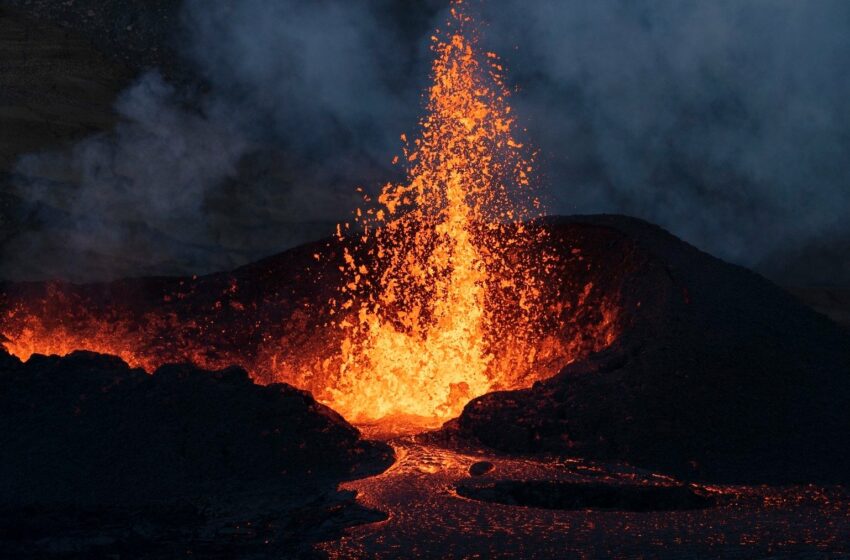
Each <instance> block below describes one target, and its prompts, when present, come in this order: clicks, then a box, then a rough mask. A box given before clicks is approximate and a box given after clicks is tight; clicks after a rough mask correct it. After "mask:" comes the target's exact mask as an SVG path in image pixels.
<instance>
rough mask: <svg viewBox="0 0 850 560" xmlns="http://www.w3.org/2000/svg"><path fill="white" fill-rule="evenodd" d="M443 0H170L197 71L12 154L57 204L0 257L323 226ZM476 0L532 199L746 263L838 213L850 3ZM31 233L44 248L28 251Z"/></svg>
mask: <svg viewBox="0 0 850 560" xmlns="http://www.w3.org/2000/svg"><path fill="white" fill-rule="evenodd" d="M444 8H445V6H444V5H442V4H437V3H436V2H435V3H434V5H431V4H429V3H423V4H422V6H420V7H419V8H416V9H415V10H414V9H413V8H410V7H406V8H397V7H395V6H394V5H393V3H392V2H390V1H389V0H387V1H380V2H368V3H366V2H363V3H361V2H348V1H344V0H323V1H318V2H298V1H295V0H287V1H272V0H246V1H244V2H238V3H233V2H226V1H224V0H203V1H202V0H186V1H185V3H184V5H183V7H182V20H183V27H184V30H185V32H184V35H183V37H182V38H181V41H182V42H183V45H182V55H183V56H184V57H185V59H186V60H188V61H189V62H190V64H191V65H192V66H193V67H194V68H195V69H196V71H197V74H198V76H199V77H200V78H201V79H202V81H203V83H204V84H205V87H204V88H202V89H201V91H200V92H199V91H198V90H195V89H192V88H189V87H187V86H186V85H185V84H184V85H180V86H173V85H169V84H167V83H166V82H165V81H164V80H163V79H162V78H161V77H160V76H159V75H158V74H157V73H155V72H154V73H148V74H145V75H143V76H142V77H140V78H139V80H138V81H137V82H136V83H135V84H134V85H133V86H131V87H130V88H129V89H128V90H127V91H126V92H124V93H123V94H122V96H121V97H120V99H119V100H118V101H117V104H116V108H117V111H118V113H119V114H120V116H121V117H122V123H121V124H120V125H118V126H117V127H116V129H115V130H114V131H113V132H112V133H109V134H105V135H100V136H96V137H93V138H89V139H86V140H83V141H82V142H80V143H79V144H78V145H76V146H74V147H73V148H72V149H70V150H66V151H63V152H55V153H48V154H33V155H29V156H26V157H24V158H23V159H22V160H21V161H20V163H19V165H18V166H17V169H16V181H15V184H16V187H17V192H18V194H19V196H20V197H21V198H23V199H25V200H26V201H27V202H28V203H30V204H32V205H34V207H35V206H36V205H37V206H38V208H44V207H48V208H56V209H61V213H60V214H58V215H54V214H50V215H47V214H44V212H43V211H42V215H41V217H42V221H44V222H45V223H46V226H45V227H44V228H42V229H40V230H28V231H25V232H23V233H22V234H21V235H20V236H19V237H18V238H17V239H16V240H15V241H14V244H13V245H11V246H9V247H7V248H6V249H5V251H4V257H3V258H4V269H6V270H15V271H17V275H18V276H31V277H35V276H39V275H42V276H43V275H60V276H67V277H73V278H75V279H85V278H86V277H87V276H91V277H93V278H103V277H104V276H108V275H112V276H115V275H120V274H140V273H188V272H203V271H207V270H214V269H219V268H227V267H230V266H235V265H237V264H240V263H243V262H247V261H248V260H251V259H254V258H257V257H259V256H262V255H264V254H268V253H272V252H275V251H277V250H280V249H283V248H285V247H286V246H287V245H292V244H295V243H298V242H301V241H304V240H307V239H311V238H314V237H318V236H319V235H322V234H323V233H325V232H326V231H329V230H330V224H332V223H333V222H334V221H336V220H341V219H346V218H347V217H348V215H349V212H350V211H351V209H353V208H354V207H355V206H356V203H355V200H354V198H353V188H354V187H355V186H358V185H362V186H364V187H367V188H375V189H376V188H377V187H378V186H379V185H380V184H381V182H384V181H386V180H391V179H395V178H397V177H398V173H399V171H398V170H397V169H395V168H392V167H390V166H389V165H388V162H389V161H390V159H391V158H392V156H393V155H394V154H395V153H396V152H397V148H398V140H397V139H398V135H399V133H401V132H410V131H412V130H414V129H415V124H416V119H417V116H418V114H419V110H420V107H421V102H420V91H421V88H422V86H423V85H424V84H425V83H426V82H427V71H428V60H429V54H428V52H427V44H428V42H429V36H430V34H431V31H432V29H433V28H434V27H436V26H439V25H441V24H442V22H443V21H444V18H443V14H442V13H441V10H443V9H444ZM481 9H482V12H483V16H484V19H485V20H486V21H487V22H488V24H487V26H486V27H485V29H484V31H483V39H484V41H485V43H487V44H488V46H489V47H490V48H491V49H492V50H495V51H497V52H498V53H500V54H501V55H502V56H503V58H504V59H505V62H506V63H507V66H508V69H509V71H508V77H509V78H510V79H512V80H513V82H514V84H515V85H516V86H517V87H518V88H519V90H518V92H517V93H516V94H515V96H514V104H515V106H516V109H517V112H518V113H519V116H520V119H521V120H522V121H523V122H524V123H525V124H526V125H527V127H528V129H529V131H528V136H529V138H530V140H531V141H532V142H533V143H534V144H535V145H536V146H538V147H539V148H540V150H541V158H540V164H539V165H540V167H541V168H542V172H543V175H544V178H545V183H546V186H547V187H548V189H549V191H550V197H549V198H550V204H549V206H550V210H551V211H553V212H557V213H590V212H622V213H627V214H633V215H636V216H639V217H643V218H646V219H648V220H651V221H654V222H656V223H659V224H661V225H662V226H664V227H666V228H668V229H670V230H671V231H672V232H673V233H675V234H677V235H680V236H682V237H684V238H685V239H686V240H688V241H690V242H692V243H694V244H696V245H697V246H699V247H700V248H703V249H705V250H707V251H709V252H712V253H714V254H717V255H719V256H721V257H724V258H727V259H730V260H733V261H735V262H739V263H741V264H745V265H749V266H762V267H765V268H771V267H773V268H776V267H778V266H781V264H782V259H789V258H792V257H794V254H795V252H796V251H799V250H802V249H803V248H804V247H805V246H806V244H807V243H814V242H816V241H818V242H819V240H823V239H836V238H839V237H842V236H845V237H846V236H850V220H848V219H847V218H848V215H847V214H848V209H850V134H848V132H847V131H848V130H850V97H848V95H847V92H848V91H850V54H848V53H850V32H848V31H850V29H848V28H850V4H847V3H846V2H843V1H842V0H814V1H811V2H798V1H797V0H773V1H763V0H753V1H751V2H740V1H736V0H715V1H712V2H705V1H700V2H697V1H695V0H683V1H681V2H650V1H648V0H647V1H639V2H626V1H624V0H596V1H594V2H586V1H583V0H564V1H561V2H551V1H546V0H524V1H519V0H505V1H496V0H489V1H488V2H484V3H482V8H481ZM34 255H47V256H50V255H52V256H53V257H49V264H47V265H44V266H43V267H42V268H41V269H40V270H32V269H31V265H29V264H28V263H30V262H32V261H33V259H34V258H36V257H34ZM116 255H121V258H116ZM777 255H779V257H777ZM44 260H45V259H44V258H42V259H41V261H44ZM777 263H779V264H777ZM27 267H30V268H27ZM812 273H813V275H817V274H821V275H828V274H831V273H832V272H831V271H829V270H823V271H813V272H812Z"/></svg>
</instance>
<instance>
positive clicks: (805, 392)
mask: <svg viewBox="0 0 850 560" xmlns="http://www.w3.org/2000/svg"><path fill="white" fill-rule="evenodd" d="M550 227H551V228H552V231H553V232H555V233H556V235H561V236H563V237H564V238H565V239H569V238H571V237H575V238H576V239H581V238H582V237H583V238H587V239H592V238H593V237H594V236H593V235H592V234H591V232H592V231H593V230H598V231H602V230H605V231H607V234H606V235H609V236H610V235H611V233H612V232H615V233H616V235H617V236H620V237H622V238H624V239H628V240H629V241H630V242H631V246H632V249H630V250H629V251H628V252H629V256H628V258H629V260H630V261H631V262H633V263H642V264H641V265H640V266H639V267H637V268H634V269H631V270H629V271H627V274H628V275H629V277H630V278H629V281H628V282H627V283H624V284H622V285H621V289H623V290H624V291H623V293H622V294H621V297H620V306H621V317H620V323H621V329H622V332H621V333H620V335H619V337H618V339H617V340H616V342H615V343H614V344H613V345H612V346H611V347H610V348H608V349H607V350H605V351H604V352H601V353H599V354H596V355H593V356H591V357H590V358H589V359H587V360H583V361H579V362H577V363H574V364H572V365H570V366H568V367H566V368H565V369H563V370H562V371H561V372H560V373H559V374H558V375H556V376H555V377H554V378H551V379H549V380H547V381H544V382H541V383H538V384H536V385H535V386H534V387H533V388H531V389H528V390H522V391H513V392H498V393H491V394H488V395H485V396H483V397H480V398H478V399H476V400H474V401H472V402H470V403H469V404H468V405H467V407H466V408H465V410H464V412H463V414H462V415H461V417H460V418H459V419H458V420H457V421H456V422H454V423H452V424H451V426H450V427H448V428H447V430H450V431H457V432H458V434H459V435H461V436H463V437H472V438H476V439H478V440H479V441H480V442H482V443H484V444H486V445H488V446H491V447H493V448H496V449H500V450H505V451H511V452H523V453H527V452H532V453H539V452H545V453H557V454H566V455H579V456H586V457H594V458H599V459H603V460H614V459H617V460H626V461H629V462H632V463H633V464H637V465H640V466H645V467H650V468H655V469H661V470H664V471H667V472H671V473H674V474H676V475H678V476H681V477H691V478H698V479H709V480H720V481H735V482H746V481H758V482H790V481H812V480H824V481H835V480H847V479H848V478H850V469H848V465H850V451H848V450H850V407H848V406H847V403H848V402H850V338H848V336H847V334H846V332H844V331H843V330H842V329H841V328H839V327H838V326H837V325H835V324H834V323H833V322H831V321H830V320H829V319H827V318H826V317H824V316H822V315H819V314H817V313H815V312H814V311H811V310H810V309H808V308H806V307H804V306H803V305H802V304H801V303H799V302H798V301H797V300H796V299H794V298H793V297H792V296H790V295H789V294H787V293H785V292H784V291H782V290H781V289H779V288H778V287H776V286H774V285H772V284H771V283H769V282H768V281H766V280H765V279H763V278H762V277H760V276H758V275H756V274H754V273H752V272H750V271H748V270H745V269H743V268H741V267H737V266H732V265H729V264H727V263H725V262H722V261H720V260H718V259H716V258H714V257H712V256H710V255H707V254H705V253H703V252H701V251H699V250H697V249H695V248H694V247H692V246H690V245H688V244H686V243H684V242H682V241H680V240H679V239H677V238H675V237H674V236H672V235H670V234H669V233H667V232H665V231H664V230H662V229H660V228H658V227H655V226H652V225H650V224H647V223H645V222H642V221H639V220H635V219H630V218H625V217H619V216H598V217H576V218H561V219H555V220H552V221H551V222H550ZM580 243H581V242H580ZM621 246H622V247H626V246H627V245H621ZM581 249H582V255H583V256H584V258H585V259H586V260H587V262H588V267H594V268H595V269H597V270H600V271H603V274H605V272H604V271H610V272H609V273H610V274H614V273H616V274H622V270H621V269H622V262H621V261H623V260H625V258H626V255H625V253H624V254H623V255H622V256H618V255H617V254H616V252H611V251H602V250H600V249H599V248H598V247H597V246H594V245H593V244H592V243H586V244H585V245H584V246H582V247H581ZM635 254H637V255H639V257H636V256H635Z"/></svg>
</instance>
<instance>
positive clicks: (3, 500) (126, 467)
mask: <svg viewBox="0 0 850 560" xmlns="http://www.w3.org/2000/svg"><path fill="white" fill-rule="evenodd" d="M7 361H8V360H7ZM2 362H3V361H2V360H0V363H2ZM10 363H11V364H12V366H13V367H11V368H9V367H5V368H4V370H3V372H2V374H0V428H2V429H0V449H2V456H3V460H2V462H0V505H2V507H3V508H4V509H8V508H13V507H23V506H27V507H32V506H69V505H70V506H74V507H95V506H104V505H109V506H121V505H139V504H148V503H160V502H174V501H175V500H179V499H193V498H197V497H199V496H203V497H204V498H205V499H208V498H209V497H210V496H221V495H227V494H229V493H234V492H240V491H244V490H257V489H258V488H260V489H261V488H281V487H284V488H285V487H299V486H311V485H312V486H317V487H318V486H321V485H322V484H321V483H320V482H317V481H329V482H330V485H331V486H333V484H335V482H336V481H338V480H340V479H344V478H350V477H351V476H352V474H353V473H355V472H356V471H358V470H367V469H372V470H375V469H380V468H382V467H385V466H386V465H387V464H388V461H389V459H390V456H391V453H390V451H389V450H388V448H387V447H386V446H384V445H382V444H377V443H371V442H365V441H362V440H360V437H359V433H358V432H357V430H356V429H355V428H353V427H352V426H350V425H349V424H348V423H347V422H345V420H343V419H342V417H340V416H339V415H338V414H336V413H335V412H333V411H332V410H330V409H329V408H327V407H325V406H323V405H321V404H319V403H317V402H316V401H315V400H314V399H313V397H312V396H311V395H310V394H309V393H307V392H304V391H300V390H298V389H295V388H293V387H290V386H288V385H285V384H273V385H268V386H260V385H255V384H254V383H253V382H252V381H251V380H250V379H249V378H248V376H247V374H246V373H245V372H244V371H243V370H241V369H238V368H230V369H226V370H222V371H217V372H209V371H203V370H199V369H196V368H194V367H192V366H186V365H173V366H164V367H162V368H160V369H158V370H157V371H156V372H155V373H154V374H153V375H148V374H146V373H145V372H144V371H142V370H140V369H131V368H129V367H128V366H127V365H126V364H125V363H124V362H123V361H121V360H120V359H118V358H115V357H112V356H103V355H99V354H92V353H88V352H75V353H73V354H71V355H69V356H67V357H65V358H58V357H55V356H52V357H45V356H38V355H36V356H33V357H32V358H31V359H30V360H28V361H27V362H26V363H25V364H24V365H23V366H19V367H14V364H13V362H10Z"/></svg>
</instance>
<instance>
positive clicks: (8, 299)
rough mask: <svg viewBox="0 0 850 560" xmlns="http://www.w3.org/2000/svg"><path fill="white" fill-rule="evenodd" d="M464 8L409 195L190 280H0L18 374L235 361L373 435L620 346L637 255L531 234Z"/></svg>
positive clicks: (491, 57) (528, 206) (549, 230)
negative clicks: (100, 365)
mask: <svg viewBox="0 0 850 560" xmlns="http://www.w3.org/2000/svg"><path fill="white" fill-rule="evenodd" d="M462 7H463V6H462V4H461V3H460V2H456V3H455V4H454V5H453V8H454V9H453V10H452V17H451V19H450V21H449V24H448V27H447V28H446V31H445V32H444V33H438V35H437V36H436V37H435V38H434V44H433V50H434V53H435V60H434V64H433V69H432V71H433V83H432V85H431V87H430V89H429V91H428V97H427V113H426V116H425V117H424V118H423V119H422V121H421V122H420V125H421V131H420V133H419V136H418V138H417V139H415V140H414V141H413V142H412V143H409V144H407V145H406V147H405V149H404V157H405V159H406V165H407V172H408V173H407V174H408V180H407V181H406V182H405V183H403V184H388V185H386V186H385V187H384V188H383V189H382V191H381V193H380V195H379V196H378V197H377V201H376V203H375V204H374V205H371V206H368V207H367V208H365V209H360V210H357V214H356V215H357V219H356V223H354V224H353V225H352V224H346V225H345V226H341V227H339V228H338V235H337V236H336V237H335V238H334V239H332V240H330V241H325V242H321V243H316V244H313V245H308V246H302V247H298V248H295V249H292V250H290V251H288V252H286V253H283V254H281V255H279V256H277V257H272V258H269V259H266V260H264V261H261V262H259V263H256V264H252V265H248V266H245V267H242V268H239V269H236V270H234V271H232V272H227V273H219V274H212V275H209V276H203V277H193V278H191V279H166V278H149V279H137V280H122V281H117V282H113V283H109V284H91V285H73V284H62V283H40V284H39V283H19V284H12V283H9V284H3V283H0V342H2V344H3V346H4V347H5V348H6V349H7V350H8V351H9V352H10V353H12V354H14V355H16V356H18V357H19V358H21V359H27V358H29V356H30V355H32V354H33V353H40V354H52V353H55V354H66V353H69V352H71V351H72V350H76V349H86V350H94V351H98V352H102V353H109V354H115V355H118V356H120V357H121V358H123V359H124V360H125V361H127V362H128V363H129V364H130V365H132V366H139V367H143V368H145V369H146V370H148V371H153V370H154V369H156V368H157V367H159V366H161V365H163V364H166V363H172V362H184V361H190V362H194V363H195V364H196V365H198V366H200V367H204V368H209V369H217V368H222V367H226V366H229V365H232V364H238V365H242V366H244V367H245V368H246V369H247V370H248V371H249V373H250V374H251V375H252V377H253V378H254V379H255V380H257V381H258V382H261V383H273V382H286V383H290V384H292V385H295V386H296V387H299V388H302V389H306V390H309V391H311V392H312V393H313V394H314V395H315V396H316V398H317V399H318V400H319V401H321V402H323V403H325V404H327V405H329V406H330V407H332V408H334V409H335V410H337V411H338V412H340V413H341V414H342V415H344V416H345V417H346V418H347V419H348V420H350V421H353V422H356V423H358V424H360V425H361V426H363V425H368V426H371V427H370V430H371V431H372V432H373V433H375V432H382V433H398V432H401V431H410V430H416V429H419V428H423V427H430V426H436V425H438V424H439V423H441V422H442V421H444V420H446V419H449V418H452V417H454V416H456V415H457V414H458V413H459V412H460V411H461V409H462V408H463V406H464V405H465V404H466V403H467V402H468V401H469V400H470V399H472V398H475V397H477V396H479V395H482V394H484V393H487V392H489V391H494V390H507V389H516V388H521V387H528V386H530V385H531V384H532V383H533V382H534V381H536V380H539V379H543V378H547V377H549V376H551V375H553V374H555V373H557V372H558V371H559V370H560V369H561V368H562V367H563V366H565V365H566V364H568V363H570V362H572V361H574V360H576V359H580V358H582V357H584V356H587V355H588V354H589V353H591V352H594V351H598V350H600V349H602V348H604V347H606V346H608V345H609V344H611V342H612V341H613V340H614V338H615V337H616V335H617V333H618V332H619V331H620V329H621V328H622V325H620V324H619V322H620V320H621V317H620V299H621V295H622V291H623V290H624V289H625V288H624V286H625V284H624V278H625V275H626V274H628V269H627V267H628V266H630V265H627V264H626V263H624V262H622V261H620V262H618V264H617V265H616V267H615V268H614V269H612V268H610V267H607V265H602V264H600V263H604V262H606V259H607V258H609V257H608V255H609V254H615V253H614V252H615V251H616V250H621V249H617V248H618V247H620V241H618V240H617V239H616V238H615V237H611V238H608V235H609V234H607V233H604V232H596V233H595V234H594V235H593V236H584V237H582V236H583V234H582V231H583V230H581V229H580V228H579V229H574V228H573V229H570V228H569V227H567V228H566V229H565V228H564V227H560V226H558V227H550V226H549V225H547V224H546V223H543V222H535V221H534V218H536V217H538V216H540V215H541V214H542V210H541V205H540V203H539V202H538V201H537V199H536V198H535V197H534V195H533V192H532V188H531V183H532V181H531V175H532V165H531V162H530V158H529V157H528V156H527V150H526V149H525V148H524V147H523V145H522V143H521V142H520V141H518V140H517V127H516V123H515V119H514V115H513V112H512V110H511V107H510V105H509V103H508V97H509V96H508V91H507V89H506V88H505V85H504V82H503V79H502V72H503V69H502V66H501V65H500V62H499V59H498V57H497V56H496V55H495V54H493V53H484V52H481V51H480V50H479V48H478V42H477V36H476V34H475V33H474V30H473V29H472V21H471V19H470V17H469V15H467V14H466V13H465V12H464V11H463V9H462ZM402 139H403V140H404V141H405V142H407V141H406V139H405V137H404V136H402ZM367 201H368V202H371V201H369V200H368V199H367ZM635 266H636V265H635Z"/></svg>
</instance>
